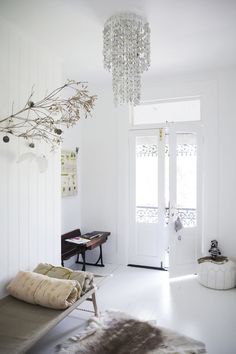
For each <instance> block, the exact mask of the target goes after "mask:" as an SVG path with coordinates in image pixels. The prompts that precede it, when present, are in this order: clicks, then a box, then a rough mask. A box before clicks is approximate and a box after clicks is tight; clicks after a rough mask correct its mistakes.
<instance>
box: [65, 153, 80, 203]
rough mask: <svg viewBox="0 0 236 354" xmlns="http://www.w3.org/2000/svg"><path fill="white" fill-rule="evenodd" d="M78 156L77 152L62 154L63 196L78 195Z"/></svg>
mask: <svg viewBox="0 0 236 354" xmlns="http://www.w3.org/2000/svg"><path fill="white" fill-rule="evenodd" d="M77 194H78V190H77V154H76V152H75V151H69V150H63V151H62V152H61V195H62V197H69V196H73V195H77Z"/></svg>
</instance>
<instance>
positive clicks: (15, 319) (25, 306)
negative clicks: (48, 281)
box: [0, 275, 106, 354]
mask: <svg viewBox="0 0 236 354" xmlns="http://www.w3.org/2000/svg"><path fill="white" fill-rule="evenodd" d="M105 278H106V277H104V276H100V275H94V286H93V288H92V289H90V290H89V291H87V292H86V293H85V294H84V295H83V296H81V297H80V298H79V300H77V301H76V302H75V303H74V304H73V305H72V306H70V307H69V308H67V309H66V310H54V309H50V308H46V307H42V306H38V305H32V304H29V303H26V302H23V301H21V300H17V299H16V298H14V297H12V296H11V295H9V296H6V297H5V298H3V299H1V300H0V353H1V354H22V353H26V352H27V351H28V350H29V349H30V348H31V347H32V346H33V345H34V344H35V343H36V342H37V341H38V340H39V339H40V338H41V337H43V336H44V335H45V334H46V333H47V332H48V331H49V330H50V329H51V328H53V327H54V326H55V325H57V324H58V323H59V322H60V321H61V320H63V319H64V318H65V317H66V316H67V315H69V313H71V312H72V311H73V310H74V309H76V308H77V307H78V306H79V305H81V304H82V303H83V302H84V301H85V300H90V301H92V302H93V306H94V313H95V315H96V316H97V315H98V311H97V304H96V297H95V291H96V289H97V288H99V286H100V285H101V283H102V282H103V280H104V279H105Z"/></svg>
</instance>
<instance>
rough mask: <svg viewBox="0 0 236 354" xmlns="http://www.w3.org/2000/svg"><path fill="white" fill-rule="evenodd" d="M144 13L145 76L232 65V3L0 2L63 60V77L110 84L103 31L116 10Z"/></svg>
mask: <svg viewBox="0 0 236 354" xmlns="http://www.w3.org/2000/svg"><path fill="white" fill-rule="evenodd" d="M126 10H129V11H133V12H136V13H138V14H142V15H144V16H145V17H146V18H147V20H148V21H149V23H150V28H151V68H150V70H149V72H148V73H147V74H146V75H147V76H149V77H154V76H158V77H165V76H168V77H169V76H171V75H181V74H189V73H195V72H200V71H209V70H210V71H215V70H219V69H225V68H229V67H233V66H235V64H236V40H235V34H236V0H0V15H1V16H2V17H4V18H5V19H7V20H8V21H10V22H12V23H14V24H15V25H16V26H18V27H19V28H21V29H22V30H24V31H26V32H27V33H28V34H29V35H30V36H32V37H33V38H34V40H37V41H38V42H39V43H40V44H43V45H45V46H46V47H48V48H50V49H51V51H53V52H55V53H56V54H57V55H59V56H60V57H61V58H62V59H63V63H64V75H65V77H66V78H71V79H76V80H85V81H89V80H99V81H101V80H103V81H104V80H105V81H107V80H111V78H110V74H109V73H107V72H106V71H105V70H104V69H103V61H102V60H103V58H102V31H103V24H104V22H105V21H106V19H107V18H108V17H109V16H111V15H113V14H114V13H116V12H120V11H126Z"/></svg>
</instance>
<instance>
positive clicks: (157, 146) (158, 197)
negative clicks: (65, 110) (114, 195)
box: [129, 123, 201, 276]
mask: <svg viewBox="0 0 236 354" xmlns="http://www.w3.org/2000/svg"><path fill="white" fill-rule="evenodd" d="M199 138H200V134H199V129H198V128H196V126H195V125H194V124H193V125H190V127H188V126H187V125H186V124H182V123H174V124H171V125H170V126H169V127H165V128H160V129H152V130H137V131H132V132H131V134H130V191H131V195H130V240H129V264H135V265H142V266H149V267H157V268H162V267H167V268H168V269H169V271H170V276H178V275H184V274H189V273H193V272H195V265H196V259H197V246H198V244H197V242H198V236H199V239H201V237H200V234H201V228H200V225H201V223H200V191H201V188H200V186H201V183H200V178H199V173H200V159H199V151H200V149H199V141H200V140H199ZM197 211H198V212H197ZM178 218H179V219H178ZM177 219H178V220H180V223H179V226H181V225H182V226H183V227H182V228H181V229H178V228H177V229H178V230H177V231H176V225H177V224H176V220H177ZM167 251H168V252H167Z"/></svg>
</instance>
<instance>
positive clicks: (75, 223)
mask: <svg viewBox="0 0 236 354" xmlns="http://www.w3.org/2000/svg"><path fill="white" fill-rule="evenodd" d="M80 132H81V122H78V123H77V125H76V126H74V127H72V128H70V129H68V130H67V131H65V133H64V136H63V144H62V150H73V151H75V150H76V147H78V148H79V152H78V155H77V181H78V194H77V195H75V196H69V197H63V198H62V199H61V232H62V234H64V233H66V232H69V231H72V230H74V229H78V228H80V227H81V153H80V147H81V137H80Z"/></svg>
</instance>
